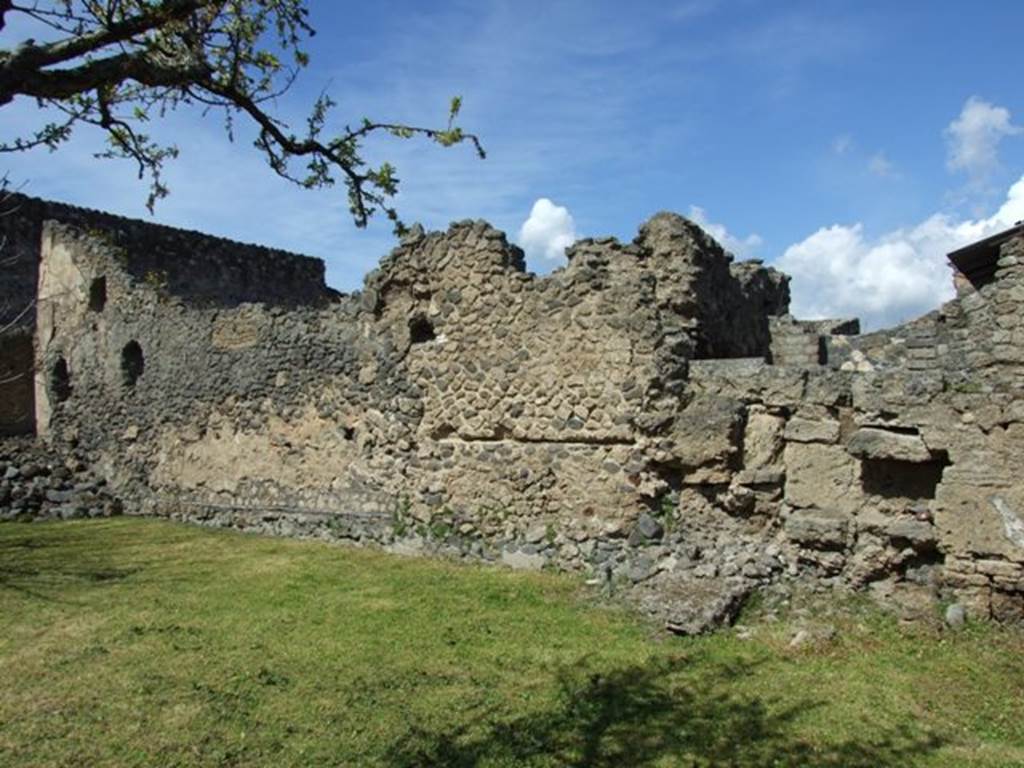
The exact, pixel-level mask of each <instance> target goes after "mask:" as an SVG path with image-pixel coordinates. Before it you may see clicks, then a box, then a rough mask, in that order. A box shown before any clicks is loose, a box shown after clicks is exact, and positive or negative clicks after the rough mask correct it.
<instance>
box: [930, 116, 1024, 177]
mask: <svg viewBox="0 0 1024 768" xmlns="http://www.w3.org/2000/svg"><path fill="white" fill-rule="evenodd" d="M1022 130H1024V129H1022V128H1021V127H1020V126H1018V125H1014V124H1013V122H1012V119H1011V117H1010V110H1008V109H1006V107H998V106H995V105H994V104H990V103H989V102H987V101H983V100H982V99H979V98H978V97H977V96H972V97H971V98H969V99H968V100H967V101H966V103H964V106H963V109H962V110H961V111H960V116H959V117H958V118H956V119H955V120H954V121H953V122H951V123H950V124H949V126H947V128H946V141H947V144H948V155H947V158H946V166H947V167H948V168H949V170H951V171H963V172H965V173H966V174H967V175H968V176H969V177H970V179H971V180H972V181H974V182H977V183H980V182H983V181H984V180H985V179H986V178H987V177H988V176H989V174H991V173H992V172H993V171H995V170H996V169H998V167H999V155H998V151H999V143H1000V142H1001V141H1002V140H1003V139H1004V138H1006V137H1007V136H1014V135H1016V134H1019V133H1021V131H1022Z"/></svg>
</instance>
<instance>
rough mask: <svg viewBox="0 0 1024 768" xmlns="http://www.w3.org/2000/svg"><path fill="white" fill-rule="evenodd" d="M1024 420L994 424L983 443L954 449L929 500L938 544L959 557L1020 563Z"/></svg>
mask: <svg viewBox="0 0 1024 768" xmlns="http://www.w3.org/2000/svg"><path fill="white" fill-rule="evenodd" d="M1022 455H1024V424H1012V425H1010V426H1009V427H1007V428H1006V429H995V430H993V432H992V433H990V434H989V435H988V440H987V442H986V444H984V445H981V446H978V447H976V448H974V449H972V450H968V451H964V452H962V453H955V454H953V457H952V458H953V459H954V464H953V466H951V467H947V468H946V470H945V472H944V473H943V477H942V483H941V484H940V485H939V486H938V489H937V491H936V496H935V502H934V504H933V508H934V514H935V523H936V525H937V526H938V528H939V531H940V533H941V541H942V547H943V549H944V550H945V551H947V552H949V553H950V554H953V555H955V556H958V557H987V558H992V557H996V558H1000V559H1005V560H1007V561H1011V562H1015V563H1019V564H1024V483H1021V481H1020V457H1021V456H1022Z"/></svg>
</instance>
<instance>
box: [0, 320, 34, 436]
mask: <svg viewBox="0 0 1024 768" xmlns="http://www.w3.org/2000/svg"><path fill="white" fill-rule="evenodd" d="M33 354H34V353H33V338H32V332H31V331H30V330H29V329H27V328H21V327H18V328H12V329H10V330H8V331H7V332H6V333H2V334H0V435H24V434H28V433H30V432H31V431H32V425H33V420H34V414H35V402H34V401H33V396H32V393H33V386H32V360H33Z"/></svg>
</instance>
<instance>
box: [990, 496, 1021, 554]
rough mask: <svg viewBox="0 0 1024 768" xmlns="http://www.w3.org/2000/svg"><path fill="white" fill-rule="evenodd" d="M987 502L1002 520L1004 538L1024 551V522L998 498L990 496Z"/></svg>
mask: <svg viewBox="0 0 1024 768" xmlns="http://www.w3.org/2000/svg"><path fill="white" fill-rule="evenodd" d="M989 502H990V503H991V504H992V506H993V507H995V508H996V511H997V512H998V513H999V516H1000V517H1001V518H1003V530H1004V531H1006V538H1008V539H1009V540H1010V541H1011V542H1013V543H1014V544H1016V545H1017V546H1018V547H1021V548H1022V549H1024V520H1021V519H1020V516H1019V515H1018V514H1017V513H1016V512H1015V511H1014V510H1012V509H1011V508H1010V505H1009V504H1007V503H1006V502H1005V501H1004V500H1003V499H1001V498H1000V497H998V496H990V497H989Z"/></svg>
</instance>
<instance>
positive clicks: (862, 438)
mask: <svg viewBox="0 0 1024 768" xmlns="http://www.w3.org/2000/svg"><path fill="white" fill-rule="evenodd" d="M846 450H848V451H849V452H850V453H851V454H853V455H854V456H857V457H859V458H862V459H889V460H892V461H907V462H916V463H920V462H926V461H931V460H932V454H931V451H929V450H928V446H926V445H925V443H924V440H922V439H921V437H920V436H919V435H907V434H902V433H900V432H893V431H890V430H887V429H879V428H876V427H861V428H860V429H858V430H857V431H856V432H855V433H854V435H853V437H851V438H850V442H849V443H848V444H847V446H846Z"/></svg>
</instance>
